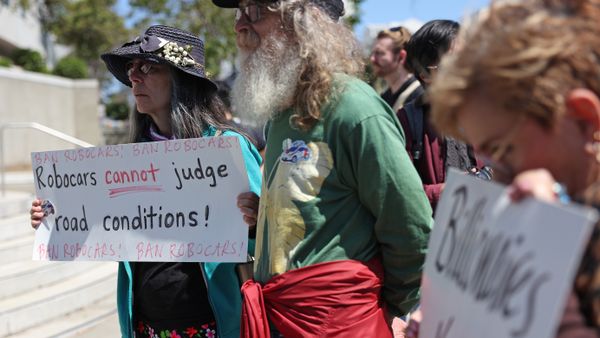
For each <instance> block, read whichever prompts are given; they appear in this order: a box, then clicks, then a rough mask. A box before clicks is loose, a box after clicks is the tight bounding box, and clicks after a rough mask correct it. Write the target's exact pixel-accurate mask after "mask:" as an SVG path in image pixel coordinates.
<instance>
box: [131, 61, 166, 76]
mask: <svg viewBox="0 0 600 338" xmlns="http://www.w3.org/2000/svg"><path fill="white" fill-rule="evenodd" d="M125 68H126V69H127V76H131V74H133V71H135V70H136V69H138V70H139V71H140V73H142V74H144V75H148V74H149V73H150V72H152V70H156V69H157V68H158V64H157V63H153V62H139V61H138V62H135V61H130V62H128V63H127V64H126V65H125Z"/></svg>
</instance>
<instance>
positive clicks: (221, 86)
mask: <svg viewBox="0 0 600 338" xmlns="http://www.w3.org/2000/svg"><path fill="white" fill-rule="evenodd" d="M215 84H216V85H217V88H218V90H217V94H218V95H219V98H220V99H221V101H223V103H224V104H225V107H226V111H225V117H226V119H227V121H229V123H231V124H232V125H233V126H234V127H236V128H238V129H240V130H242V131H244V132H245V133H246V134H247V135H248V136H250V141H252V143H253V144H254V146H255V147H256V149H257V150H258V152H259V153H260V156H261V157H262V158H263V159H264V156H265V144H266V142H265V136H264V125H262V124H260V125H258V124H250V123H245V121H242V120H241V119H240V118H239V117H237V116H234V113H233V112H232V107H231V86H230V85H229V84H228V83H227V82H226V81H215Z"/></svg>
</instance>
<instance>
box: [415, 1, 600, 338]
mask: <svg viewBox="0 0 600 338" xmlns="http://www.w3.org/2000/svg"><path fill="white" fill-rule="evenodd" d="M599 17H600V1H598V0H573V1H554V0H533V1H520V2H503V3H497V4H493V5H492V9H490V10H489V11H488V12H486V13H484V14H482V16H481V17H480V18H479V20H478V21H477V22H475V23H474V25H473V27H472V28H471V30H467V33H466V34H465V36H464V37H465V40H464V41H462V43H461V45H462V47H461V48H460V50H459V51H457V52H456V54H454V55H453V56H451V57H449V58H448V59H447V60H445V61H444V62H443V63H442V66H441V69H440V72H439V74H438V78H437V79H436V80H435V83H434V85H433V86H432V88H431V98H432V105H433V111H432V116H433V119H434V122H435V123H436V125H437V127H438V128H439V129H441V130H443V131H445V132H447V133H450V134H453V135H455V136H458V137H461V138H462V139H465V140H466V141H468V142H469V143H471V144H472V145H473V146H474V147H475V149H476V151H478V153H479V154H480V155H483V156H486V157H487V158H488V159H489V162H490V164H491V165H492V167H493V168H494V170H495V178H500V177H503V178H504V181H505V182H511V181H512V182H513V183H512V186H511V193H512V197H513V199H515V200H520V199H522V198H524V197H526V196H530V195H533V196H535V197H538V198H541V199H544V200H546V201H555V202H558V201H562V202H567V201H568V196H567V195H566V194H565V188H566V191H568V192H569V194H570V195H571V196H572V198H573V199H574V200H576V201H577V202H580V203H583V204H587V205H593V206H596V207H598V206H600V189H599V188H600V63H599V61H600V26H599V25H598V18H599ZM540 168H545V169H540ZM557 182H561V183H562V184H564V186H563V185H560V184H558V183H557ZM599 234H600V226H599V225H597V226H596V228H595V231H594V234H593V236H592V238H591V239H590V241H589V243H588V247H587V249H586V251H585V253H584V256H583V259H582V260H581V262H580V264H579V271H578V273H577V275H576V278H575V281H574V284H573V289H572V293H571V295H570V297H569V299H568V302H567V305H566V308H565V312H564V316H563V318H562V321H561V323H560V325H559V328H558V332H557V336H558V337H579V338H584V337H598V336H600V269H599V265H598V262H599V261H600V236H599ZM543 235H544V234H540V236H543ZM556 250H557V253H558V254H560V253H559V252H560V248H557V249H556ZM424 310H426V309H424ZM419 315H420V314H419ZM423 315H424V316H426V315H427V313H424V314H423ZM417 334H418V325H417V322H416V321H412V322H411V323H410V324H409V329H408V332H407V337H416V336H417Z"/></svg>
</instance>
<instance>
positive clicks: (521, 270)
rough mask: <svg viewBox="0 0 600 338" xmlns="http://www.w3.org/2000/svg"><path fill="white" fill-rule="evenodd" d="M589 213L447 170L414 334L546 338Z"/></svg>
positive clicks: (456, 337) (590, 219) (590, 217)
mask: <svg viewBox="0 0 600 338" xmlns="http://www.w3.org/2000/svg"><path fill="white" fill-rule="evenodd" d="M596 219H597V215H596V212H595V211H593V210H590V209H584V208H580V207H577V208H576V207H564V206H559V205H550V204H546V203H543V202H540V201H537V200H534V199H527V200H525V201H522V202H520V203H511V202H510V201H509V199H508V196H507V194H506V191H505V188H504V187H502V186H500V185H497V184H494V183H489V182H484V181H481V180H479V179H476V178H474V177H471V176H468V175H465V174H462V173H458V172H454V171H453V172H451V173H450V174H449V176H448V180H447V182H446V186H445V188H444V192H443V196H442V199H441V201H440V203H439V204H438V208H437V211H436V219H435V225H434V229H433V232H432V234H431V238H430V242H429V249H428V253H427V258H426V262H425V273H424V276H423V282H422V298H421V309H422V311H423V321H422V323H421V328H420V336H421V337H428V338H481V337H486V338H525V337H536V338H551V337H554V334H555V331H556V328H557V325H558V323H559V322H560V318H561V316H562V314H563V311H564V305H565V302H566V297H567V296H568V294H569V292H570V290H571V289H572V283H573V278H574V274H575V272H576V270H577V268H578V266H579V260H580V258H581V254H582V252H583V250H584V248H585V246H586V243H587V240H588V238H589V235H590V233H591V229H592V224H593V223H594V222H595V221H596Z"/></svg>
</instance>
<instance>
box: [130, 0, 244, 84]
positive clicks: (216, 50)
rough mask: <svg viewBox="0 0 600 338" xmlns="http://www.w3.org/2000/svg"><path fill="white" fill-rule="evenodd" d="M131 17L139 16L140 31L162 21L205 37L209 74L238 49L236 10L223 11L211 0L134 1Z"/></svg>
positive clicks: (138, 26) (229, 58) (231, 56)
mask: <svg viewBox="0 0 600 338" xmlns="http://www.w3.org/2000/svg"><path fill="white" fill-rule="evenodd" d="M130 6H131V8H132V16H135V17H136V18H140V19H139V20H138V21H137V22H136V23H135V27H136V28H137V29H138V30H139V31H141V30H143V29H144V28H146V27H147V26H148V25H150V24H151V23H161V24H166V25H170V26H174V27H178V28H181V29H185V30H187V31H190V32H192V33H194V34H196V35H198V36H200V37H201V38H202V39H203V40H204V45H205V58H206V60H205V62H206V66H207V71H208V73H209V74H212V75H215V74H217V73H218V72H219V66H220V62H221V60H233V57H234V54H235V52H236V46H235V32H234V30H233V25H234V17H235V15H234V11H233V10H223V9H221V8H218V7H217V6H215V5H213V3H212V1H209V0H183V1H180V0H132V1H130Z"/></svg>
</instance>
